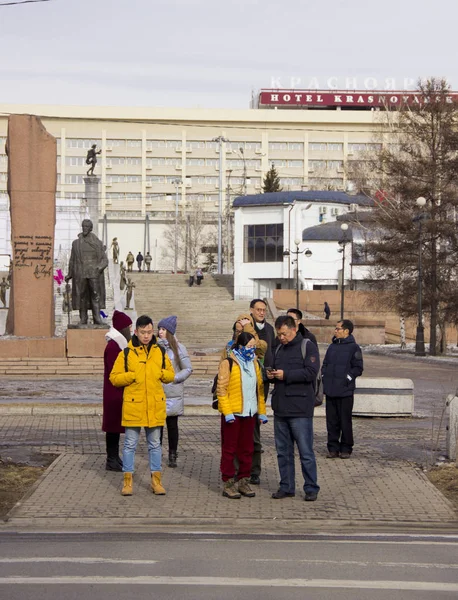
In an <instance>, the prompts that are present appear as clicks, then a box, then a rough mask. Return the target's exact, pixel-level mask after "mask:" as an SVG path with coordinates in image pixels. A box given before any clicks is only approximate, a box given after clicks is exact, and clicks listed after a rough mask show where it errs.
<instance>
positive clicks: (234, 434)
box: [221, 415, 256, 481]
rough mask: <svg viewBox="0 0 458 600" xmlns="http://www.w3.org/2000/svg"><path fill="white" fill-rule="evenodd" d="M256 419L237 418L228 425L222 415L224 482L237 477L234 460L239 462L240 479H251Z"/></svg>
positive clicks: (222, 470)
mask: <svg viewBox="0 0 458 600" xmlns="http://www.w3.org/2000/svg"><path fill="white" fill-rule="evenodd" d="M255 422H256V416H254V417H235V421H234V423H226V421H225V419H224V416H223V415H221V476H222V480H223V481H227V480H228V479H232V478H233V477H234V476H235V466H234V458H236V457H237V460H238V461H239V472H238V479H243V478H244V477H249V476H250V473H251V461H252V458H253V450H254V443H253V432H254V426H255Z"/></svg>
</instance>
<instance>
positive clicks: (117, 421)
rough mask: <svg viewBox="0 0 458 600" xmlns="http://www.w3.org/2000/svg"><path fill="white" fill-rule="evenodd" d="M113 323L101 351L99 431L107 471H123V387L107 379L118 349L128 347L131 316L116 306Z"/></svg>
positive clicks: (118, 351) (119, 350)
mask: <svg viewBox="0 0 458 600" xmlns="http://www.w3.org/2000/svg"><path fill="white" fill-rule="evenodd" d="M112 323H113V325H112V327H111V329H110V330H109V331H108V333H107V334H106V335H105V339H106V341H107V345H106V346H105V351H104V353H103V366H104V374H103V416H102V431H104V432H105V442H106V450H107V462H106V467H105V468H106V470H107V471H122V460H121V459H120V458H119V438H120V435H121V433H124V427H123V426H122V425H121V416H122V395H123V391H122V388H117V387H115V386H114V385H113V384H112V383H111V381H110V373H111V371H112V369H113V366H114V364H115V361H116V359H117V358H118V355H119V353H120V352H121V351H122V350H124V348H127V344H128V342H129V341H130V338H131V328H132V319H131V318H130V317H129V316H128V315H126V314H125V313H123V312H120V311H117V310H115V311H114V313H113V319H112Z"/></svg>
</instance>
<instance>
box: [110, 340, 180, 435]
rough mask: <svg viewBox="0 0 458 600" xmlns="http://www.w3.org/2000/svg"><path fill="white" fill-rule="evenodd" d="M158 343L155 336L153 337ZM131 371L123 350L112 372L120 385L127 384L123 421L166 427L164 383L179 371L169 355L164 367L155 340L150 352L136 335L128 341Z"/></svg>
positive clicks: (116, 383)
mask: <svg viewBox="0 0 458 600" xmlns="http://www.w3.org/2000/svg"><path fill="white" fill-rule="evenodd" d="M153 340H154V342H155V339H154V338H153ZM128 348H129V354H128V356H127V372H126V370H125V360H124V352H120V353H119V355H118V358H117V359H116V362H115V364H114V366H113V369H112V371H111V374H110V381H111V383H112V384H113V385H114V386H116V387H123V388H124V394H123V403H122V424H123V425H124V427H157V426H163V425H164V423H165V417H166V403H165V394H164V390H163V388H162V384H163V383H171V382H172V381H173V380H174V377H175V372H174V370H173V367H172V363H171V362H170V360H169V358H168V356H167V354H165V356H164V369H163V368H162V351H161V349H160V348H159V346H157V345H156V344H155V343H153V344H151V345H150V348H149V351H148V352H147V350H146V348H145V346H142V345H138V340H137V338H136V337H135V336H134V338H133V339H132V340H130V342H129V343H128Z"/></svg>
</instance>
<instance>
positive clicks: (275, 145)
mask: <svg viewBox="0 0 458 600" xmlns="http://www.w3.org/2000/svg"><path fill="white" fill-rule="evenodd" d="M57 141H58V143H60V139H59V138H57ZM5 142H6V138H0V144H4V143H5ZM93 144H97V146H100V144H101V140H100V139H82V138H67V139H66V146H67V148H85V149H89V148H90V147H91V146H92V145H93ZM106 145H107V148H116V149H123V148H141V147H142V140H121V139H118V140H116V139H113V140H112V139H107V140H106ZM182 145H183V144H182V141H181V140H146V149H147V150H153V149H156V148H172V149H174V150H177V149H181V148H182ZM224 146H225V148H226V150H235V151H238V150H240V149H241V150H242V151H244V150H254V151H256V150H258V151H260V150H261V149H262V145H261V142H242V141H241V142H226V143H225V144H224ZM218 147H219V143H218V142H215V141H213V140H189V141H187V142H186V148H187V149H188V150H198V149H207V150H209V149H214V150H216V149H217V148H218ZM308 147H309V150H312V151H325V152H326V151H330V152H342V151H343V143H342V142H309V144H308ZM268 148H269V150H281V151H286V152H287V151H299V152H303V151H304V142H269V144H268ZM380 148H381V144H375V143H362V142H351V143H349V144H348V150H349V151H350V152H361V151H364V150H379V149H380Z"/></svg>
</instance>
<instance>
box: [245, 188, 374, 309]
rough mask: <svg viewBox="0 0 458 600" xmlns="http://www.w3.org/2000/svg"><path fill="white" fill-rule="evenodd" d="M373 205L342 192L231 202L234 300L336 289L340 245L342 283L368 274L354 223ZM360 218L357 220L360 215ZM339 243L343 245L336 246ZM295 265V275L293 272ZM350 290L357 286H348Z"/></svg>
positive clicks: (284, 194) (285, 194) (260, 196)
mask: <svg viewBox="0 0 458 600" xmlns="http://www.w3.org/2000/svg"><path fill="white" fill-rule="evenodd" d="M372 205H373V202H372V200H371V199H370V198H367V197H365V196H359V195H358V196H355V195H350V194H346V193H344V192H332V191H308V192H277V193H274V194H258V195H252V196H241V197H239V198H236V199H235V201H234V209H235V227H234V231H235V236H234V265H235V270H234V296H235V298H236V299H242V298H263V297H270V296H271V295H272V291H273V290H275V289H293V288H296V286H297V284H298V283H299V289H308V290H314V289H315V290H317V289H318V290H321V289H337V287H338V285H339V283H340V282H341V270H342V260H343V255H342V254H340V253H339V252H338V251H339V250H342V242H345V245H346V246H348V248H347V252H346V255H345V271H346V276H345V282H346V284H348V281H351V282H357V281H358V280H360V281H361V280H362V279H364V278H365V277H366V276H367V269H366V268H365V267H364V266H363V264H364V262H363V261H362V260H361V257H360V256H359V258H355V255H356V254H358V249H359V248H360V244H358V242H359V234H358V228H357V226H355V225H350V226H349V227H348V229H347V230H346V231H344V230H342V229H341V224H342V223H347V224H348V223H349V222H350V223H352V222H354V221H357V220H358V218H360V217H361V215H362V214H364V213H366V212H368V211H370V207H371V206H372ZM358 215H359V217H358ZM339 242H341V244H340V245H339ZM297 265H299V271H297ZM351 287H356V286H355V285H353V284H352V285H351Z"/></svg>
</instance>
